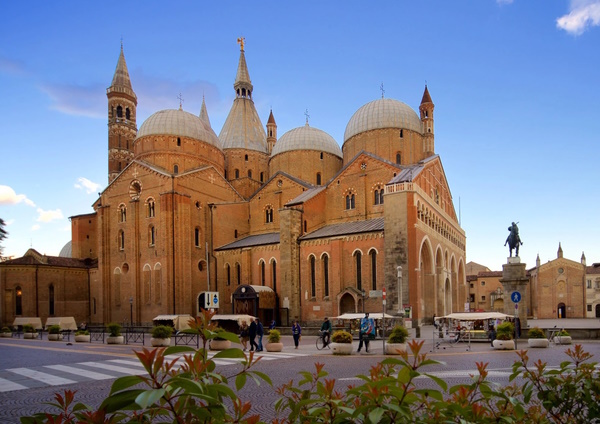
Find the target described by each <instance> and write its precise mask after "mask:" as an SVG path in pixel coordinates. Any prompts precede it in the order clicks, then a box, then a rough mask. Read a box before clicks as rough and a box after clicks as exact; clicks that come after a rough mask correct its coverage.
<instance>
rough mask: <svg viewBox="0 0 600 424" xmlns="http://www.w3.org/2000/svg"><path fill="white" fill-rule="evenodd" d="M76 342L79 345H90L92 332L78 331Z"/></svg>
mask: <svg viewBox="0 0 600 424" xmlns="http://www.w3.org/2000/svg"><path fill="white" fill-rule="evenodd" d="M75 341H76V342H79V343H89V342H90V332H89V331H87V330H77V331H76V332H75Z"/></svg>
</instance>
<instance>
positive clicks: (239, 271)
mask: <svg viewBox="0 0 600 424" xmlns="http://www.w3.org/2000/svg"><path fill="white" fill-rule="evenodd" d="M235 269H236V273H237V275H236V278H237V284H238V286H239V285H240V284H242V267H241V265H240V264H239V262H238V263H236V264H235Z"/></svg>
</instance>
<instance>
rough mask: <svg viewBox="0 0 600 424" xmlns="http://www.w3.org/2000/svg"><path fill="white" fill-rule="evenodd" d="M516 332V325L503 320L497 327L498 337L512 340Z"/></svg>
mask: <svg viewBox="0 0 600 424" xmlns="http://www.w3.org/2000/svg"><path fill="white" fill-rule="evenodd" d="M514 332H515V327H514V325H513V324H512V323H510V322H503V323H502V324H498V326H497V327H496V339H498V340H512V339H513V335H514Z"/></svg>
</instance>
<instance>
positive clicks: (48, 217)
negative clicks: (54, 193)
mask: <svg viewBox="0 0 600 424" xmlns="http://www.w3.org/2000/svg"><path fill="white" fill-rule="evenodd" d="M37 212H38V214H39V216H38V219H37V221H38V222H50V221H54V220H55V219H62V218H63V214H62V211H61V210H60V209H56V210H55V211H45V210H43V209H42V208H38V209H37Z"/></svg>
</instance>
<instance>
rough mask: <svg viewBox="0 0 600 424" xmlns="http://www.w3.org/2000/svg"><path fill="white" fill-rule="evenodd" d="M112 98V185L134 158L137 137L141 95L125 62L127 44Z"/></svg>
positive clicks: (109, 95) (109, 94) (109, 93)
mask: <svg viewBox="0 0 600 424" xmlns="http://www.w3.org/2000/svg"><path fill="white" fill-rule="evenodd" d="M106 97H107V98H108V183H109V184H110V183H111V182H112V181H113V180H114V179H115V178H116V177H117V175H119V173H120V172H121V171H122V170H123V169H125V167H126V166H127V165H128V164H129V162H131V161H132V159H133V140H135V137H136V136H137V124H136V121H135V117H136V107H137V96H136V95H135V93H134V91H133V88H131V81H130V80H129V72H128V71H127V64H126V63H125V55H124V54H123V43H122V42H121V54H120V55H119V60H118V62H117V69H116V70H115V74H114V76H113V80H112V83H111V85H110V87H108V88H107V89H106Z"/></svg>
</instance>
